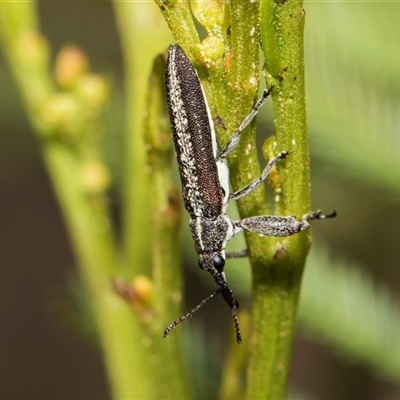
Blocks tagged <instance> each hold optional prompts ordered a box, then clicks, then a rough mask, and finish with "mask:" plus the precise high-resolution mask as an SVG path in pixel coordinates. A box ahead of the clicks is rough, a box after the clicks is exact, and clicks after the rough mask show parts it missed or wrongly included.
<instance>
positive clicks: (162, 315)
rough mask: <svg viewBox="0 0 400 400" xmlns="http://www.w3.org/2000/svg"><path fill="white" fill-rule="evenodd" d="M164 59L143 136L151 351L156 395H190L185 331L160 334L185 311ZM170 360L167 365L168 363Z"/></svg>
mask: <svg viewBox="0 0 400 400" xmlns="http://www.w3.org/2000/svg"><path fill="white" fill-rule="evenodd" d="M164 69H165V59H164V57H163V56H161V55H160V56H158V57H157V58H156V59H155V61H154V64H153V69H152V73H151V76H150V79H149V81H148V94H147V101H146V110H147V112H146V117H145V119H144V139H145V144H146V149H147V157H146V158H147V170H148V171H149V173H148V176H147V179H148V184H149V185H151V188H152V195H151V199H150V210H151V216H152V218H151V239H152V240H151V242H152V265H153V282H154V290H153V301H152V303H153V309H154V312H155V314H156V318H153V320H152V324H151V332H152V342H151V344H150V345H149V351H150V353H151V358H152V366H153V368H154V370H155V371H157V375H158V384H157V389H156V396H157V398H160V399H165V398H171V399H172V398H179V399H188V398H190V397H191V396H190V394H189V393H190V391H189V384H188V376H187V370H186V368H185V365H184V362H183V354H182V331H181V330H177V331H176V332H175V331H174V332H173V334H171V335H170V336H169V337H168V338H166V339H164V338H163V337H162V333H163V331H164V329H165V328H166V326H167V325H169V324H170V323H171V322H172V321H173V320H175V319H176V318H177V316H179V315H181V313H182V309H181V303H182V301H181V300H182V275H183V271H182V263H181V261H180V250H181V246H180V225H181V214H182V205H181V194H180V193H179V191H178V190H177V188H176V187H175V186H172V185H171V166H172V163H171V161H172V153H173V150H172V140H171V139H172V136H171V132H170V128H169V117H168V113H167V109H166V102H165V94H164ZM166 362H167V363H168V365H167V366H166V365H165V363H166Z"/></svg>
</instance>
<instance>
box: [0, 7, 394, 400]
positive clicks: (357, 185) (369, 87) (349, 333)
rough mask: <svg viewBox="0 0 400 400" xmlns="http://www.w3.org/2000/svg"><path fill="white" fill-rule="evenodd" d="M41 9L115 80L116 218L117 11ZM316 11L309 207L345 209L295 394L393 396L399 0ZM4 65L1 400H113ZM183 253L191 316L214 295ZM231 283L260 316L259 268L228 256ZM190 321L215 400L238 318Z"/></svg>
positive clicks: (222, 314)
mask: <svg viewBox="0 0 400 400" xmlns="http://www.w3.org/2000/svg"><path fill="white" fill-rule="evenodd" d="M39 6H40V7H39V11H40V18H41V27H42V32H43V34H44V35H45V36H46V37H47V39H48V40H49V41H50V44H51V47H52V50H53V55H55V54H56V53H57V52H58V51H59V50H60V48H61V47H62V46H63V45H65V44H68V43H75V44H78V45H79V46H81V47H82V48H83V49H84V50H85V51H86V52H87V54H88V57H89V59H90V62H91V67H92V69H93V70H94V71H95V72H97V73H102V74H105V75H106V76H108V77H109V78H110V79H111V81H112V83H113V95H112V99H111V102H110V105H109V108H108V110H107V113H106V115H105V117H104V124H105V126H104V129H105V133H104V143H105V146H104V147H105V148H107V153H106V154H105V157H106V159H107V160H108V162H109V164H110V166H111V169H112V171H113V174H114V177H115V186H114V188H113V192H112V193H113V201H114V206H115V210H116V213H118V210H119V195H118V193H119V189H120V187H119V182H121V176H122V173H123V162H122V161H121V160H123V156H124V152H123V132H124V125H123V122H124V99H123V90H124V82H123V63H122V55H121V48H120V43H119V38H118V33H117V28H116V25H115V18H114V14H113V8H112V5H111V3H109V2H75V3H72V2H71V3H65V2H52V3H51V2H41V3H39ZM305 9H306V13H307V18H306V32H305V37H306V76H307V80H306V82H307V100H308V101H307V108H308V121H309V132H310V151H311V160H312V164H311V174H312V204H313V208H321V209H323V210H324V211H326V212H329V211H330V210H331V209H333V208H334V209H336V210H337V211H338V218H337V219H336V220H334V221H329V222H326V223H317V224H314V226H313V237H314V239H315V242H316V243H315V244H316V246H314V249H313V253H312V255H311V257H310V263H309V268H308V269H307V271H306V276H305V280H304V281H305V282H304V290H303V297H302V302H301V308H300V318H299V329H298V335H297V340H296V343H295V349H294V363H293V370H292V376H291V395H290V396H291V397H292V398H296V399H298V398H300V395H299V393H300V394H301V395H302V396H303V397H304V398H309V399H382V398H385V399H398V398H400V389H399V386H398V382H399V380H400V370H399V363H400V344H399V342H400V340H398V339H397V337H400V334H399V333H398V332H400V315H399V295H398V292H399V288H400V268H399V267H400V261H399V245H400V237H399V236H400V235H399V226H400V201H399V200H400V49H399V39H400V24H399V23H398V21H399V19H400V3H388V2H375V3H366V2H306V3H305ZM160 51H164V49H160ZM3 57H4V56H3V54H1V52H0V162H1V165H0V167H1V169H0V184H1V196H0V202H1V206H0V213H1V215H0V224H1V225H0V228H1V229H0V235H1V237H0V251H1V254H0V257H1V270H0V274H1V275H0V286H1V287H0V321H1V328H0V360H1V361H0V398H1V399H66V398H68V399H107V398H109V389H108V386H107V380H106V376H105V373H104V369H103V366H102V362H101V355H100V354H99V352H98V351H97V349H96V345H95V344H94V343H93V341H91V339H90V335H89V334H88V332H87V331H88V330H90V326H89V328H87V329H86V327H85V326H84V325H82V320H79V315H78V313H77V311H76V308H74V307H75V306H74V305H73V304H70V303H73V301H72V300H71V299H75V301H76V299H77V298H79V295H80V294H79V285H77V283H76V279H77V278H76V273H75V272H74V271H75V266H74V259H73V256H72V253H71V250H70V246H69V243H68V239H67V237H66V233H65V229H64V227H63V223H62V220H61V217H60V213H59V210H58V206H57V204H56V201H55V199H54V196H53V192H52V189H51V187H50V185H49V180H48V178H47V176H46V172H45V171H44V169H43V165H42V162H41V159H40V156H39V152H38V145H37V143H36V140H35V138H34V136H33V135H32V131H31V128H30V126H29V124H28V121H27V118H26V116H25V112H24V109H23V107H22V104H21V100H20V98H19V95H18V93H17V91H16V88H15V85H14V82H13V80H12V77H11V75H10V72H9V71H8V69H7V67H6V64H5V60H4V58H3ZM266 132H270V133H272V132H273V125H272V112H271V107H270V108H269V109H268V107H266V109H265V110H263V112H262V114H261V116H260V118H259V130H258V135H259V139H260V144H261V143H262V142H263V140H265V137H266V134H267V133H266ZM185 237H188V235H186V234H185ZM189 239H190V238H189ZM187 243H188V246H185V247H186V248H192V245H191V244H189V241H188V242H187ZM185 256H186V257H185V260H186V264H187V265H186V267H187V268H186V271H187V284H186V296H187V298H186V302H187V305H188V306H187V307H189V306H192V305H194V304H197V302H198V300H199V299H200V298H203V297H205V293H208V289H207V288H208V285H209V284H210V282H209V280H208V279H207V278H209V277H208V276H204V280H203V276H202V275H200V274H197V270H198V268H197V267H196V259H195V258H194V257H193V254H192V253H190V252H188V254H185ZM245 265H246V263H245ZM227 274H228V277H229V279H231V280H232V283H233V286H234V288H235V290H236V291H238V292H239V296H240V297H241V298H242V301H241V304H242V305H243V306H244V307H243V308H245V306H246V305H247V306H250V302H249V300H245V297H247V298H249V285H247V284H244V283H243V282H246V279H249V277H248V268H246V267H245V268H243V266H242V265H240V263H239V262H236V261H233V262H232V269H231V270H229V268H228V269H227ZM244 274H245V275H246V276H247V278H246V276H244ZM199 280H200V282H203V281H204V286H201V285H199V284H198V282H199ZM247 282H248V281H247ZM187 307H186V308H187ZM88 325H89V324H88ZM187 325H188V326H187V327H186V330H187V331H188V332H189V334H188V335H187V336H188V341H189V342H190V343H192V344H193V343H195V344H196V345H195V346H193V345H189V346H188V348H190V349H191V351H192V352H193V353H192V356H191V360H192V369H193V371H194V372H193V379H194V381H195V385H196V387H198V388H199V393H204V396H208V395H210V394H209V393H213V390H215V388H216V386H217V384H218V368H219V366H220V364H221V358H222V357H223V352H224V348H225V343H224V342H223V338H224V337H225V336H226V334H227V330H228V328H229V327H230V315H229V313H226V308H225V305H224V304H223V302H222V301H219V300H216V301H214V303H213V304H212V305H208V306H207V308H206V309H205V310H203V312H202V313H200V314H199V315H198V316H196V318H195V319H194V320H193V321H190V323H189V324H187ZM396 369H397V370H396ZM396 381H397V384H396ZM205 386H208V387H209V390H210V391H209V392H207V391H205V390H204V387H205ZM201 390H203V392H201ZM199 396H200V397H199V398H201V395H199ZM303 397H302V398H303ZM204 398H206V397H204Z"/></svg>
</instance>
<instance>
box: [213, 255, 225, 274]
mask: <svg viewBox="0 0 400 400" xmlns="http://www.w3.org/2000/svg"><path fill="white" fill-rule="evenodd" d="M213 262H214V267H215V268H216V269H217V270H218V272H221V271H222V269H223V268H224V266H225V260H224V258H223V257H222V256H220V255H216V256H215V257H214V260H213Z"/></svg>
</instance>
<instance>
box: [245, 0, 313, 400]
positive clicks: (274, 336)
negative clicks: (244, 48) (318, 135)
mask: <svg viewBox="0 0 400 400" xmlns="http://www.w3.org/2000/svg"><path fill="white" fill-rule="evenodd" d="M270 3H272V4H273V6H272V7H270V5H269V6H268V9H267V10H265V9H264V10H263V9H262V11H266V12H267V13H268V12H270V13H272V15H268V14H263V20H262V23H261V27H262V28H261V29H262V30H263V25H264V24H267V25H268V24H271V21H273V22H272V23H273V25H274V26H275V27H276V33H275V36H274V37H273V38H270V39H269V40H271V41H273V43H272V44H271V43H269V42H268V41H267V42H265V43H263V45H264V46H263V50H264V54H265V57H266V58H268V57H276V56H277V53H276V51H272V52H269V53H268V50H269V48H271V47H272V48H276V46H277V44H278V45H279V50H280V55H279V57H280V60H269V61H267V62H266V65H267V67H268V65H271V66H276V65H282V66H283V70H282V80H281V82H280V83H279V84H277V85H276V87H275V89H274V91H273V95H272V98H273V103H274V112H275V125H276V130H277V132H276V143H277V144H276V146H273V150H272V149H271V148H270V149H268V154H269V155H271V153H273V154H276V152H278V151H282V150H288V151H289V152H290V156H289V157H288V159H287V160H286V162H285V165H284V168H282V167H281V168H279V172H280V179H279V182H275V184H274V189H275V193H274V194H275V198H274V200H275V203H274V204H275V210H276V213H277V214H280V215H291V214H295V215H297V216H298V217H300V216H302V215H303V214H305V213H306V212H308V211H309V208H310V194H309V160H308V145H307V136H306V134H307V132H306V109H305V92H304V58H303V28H304V12H303V10H302V3H301V2H296V1H293V2H291V1H289V2H284V3H282V4H277V3H275V2H272V1H271V2H270ZM268 31H270V29H269V28H268ZM263 37H266V36H265V35H263ZM267 74H268V75H269V76H273V75H275V74H276V71H275V70H274V69H273V70H267ZM282 164H283V163H282ZM276 189H278V191H277V190H276ZM269 243H270V244H271V245H273V248H272V249H271V250H272V251H270V254H269V257H268V259H266V260H265V261H266V263H265V264H264V265H262V264H253V285H252V295H253V326H254V331H253V335H252V347H251V353H250V362H249V368H248V391H247V397H248V398H249V399H258V398H263V399H282V398H284V397H285V392H286V387H287V379H288V375H289V372H290V360H291V349H292V343H293V337H294V333H295V325H296V313H297V303H298V298H299V293H300V285H301V276H302V272H303V268H304V263H305V258H306V255H307V252H308V249H309V246H310V235H309V234H307V233H300V234H297V235H294V236H292V237H289V238H284V239H272V238H271V239H269Z"/></svg>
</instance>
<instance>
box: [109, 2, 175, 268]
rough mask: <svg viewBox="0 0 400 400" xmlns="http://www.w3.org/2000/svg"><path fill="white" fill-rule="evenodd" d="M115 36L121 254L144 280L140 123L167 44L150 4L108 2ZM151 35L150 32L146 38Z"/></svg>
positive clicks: (146, 251) (146, 229) (145, 212)
mask: <svg viewBox="0 0 400 400" xmlns="http://www.w3.org/2000/svg"><path fill="white" fill-rule="evenodd" d="M114 9H115V13H116V16H117V23H118V28H119V33H120V37H121V43H122V49H123V55H124V61H125V84H126V115H127V121H126V122H127V143H126V148H127V155H126V157H127V167H126V174H125V176H126V182H125V185H124V186H125V193H124V197H125V202H124V219H123V220H124V225H125V226H124V233H123V235H124V237H123V241H124V243H123V244H124V250H125V255H126V262H127V268H128V270H129V272H128V275H129V276H133V275H135V274H147V275H148V276H149V275H150V271H151V263H150V253H151V252H150V247H151V242H150V241H149V234H150V212H149V196H150V193H149V192H148V189H147V187H148V182H147V178H146V173H145V165H146V154H145V146H144V141H143V134H142V133H141V132H142V127H143V125H142V120H143V112H144V110H145V96H146V84H147V78H148V74H149V71H150V69H151V65H152V62H153V60H154V58H155V56H156V55H157V54H158V53H160V52H162V51H164V50H165V49H166V48H167V46H168V44H169V43H170V42H171V35H170V33H169V32H168V30H167V27H166V25H165V22H164V21H163V18H162V17H161V15H160V14H159V12H158V10H157V7H156V6H155V4H153V3H151V2H121V1H114ZM149 32H151V33H149Z"/></svg>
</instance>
